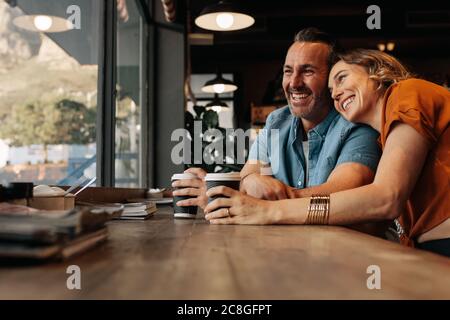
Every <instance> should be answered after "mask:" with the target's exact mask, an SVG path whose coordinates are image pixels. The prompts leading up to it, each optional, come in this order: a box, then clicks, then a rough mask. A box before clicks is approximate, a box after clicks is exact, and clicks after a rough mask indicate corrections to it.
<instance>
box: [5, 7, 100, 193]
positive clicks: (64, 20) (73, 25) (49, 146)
mask: <svg viewBox="0 0 450 320" xmlns="http://www.w3.org/2000/svg"><path fill="white" fill-rule="evenodd" d="M100 5H101V1H87V0H84V1H76V0H70V1H66V0H47V1H35V0H20V1H0V184H7V183H8V182H12V181H31V182H34V183H35V184H62V185H67V184H71V183H73V182H74V181H76V180H78V179H79V178H80V177H83V176H85V177H86V178H91V177H93V176H95V163H96V158H95V157H96V130H95V129H96V125H95V124H96V113H97V79H98V76H97V73H98V67H97V64H98V50H99V47H98V44H99V42H100V41H99V39H98V35H99V21H101V19H100V12H101V10H100Z"/></svg>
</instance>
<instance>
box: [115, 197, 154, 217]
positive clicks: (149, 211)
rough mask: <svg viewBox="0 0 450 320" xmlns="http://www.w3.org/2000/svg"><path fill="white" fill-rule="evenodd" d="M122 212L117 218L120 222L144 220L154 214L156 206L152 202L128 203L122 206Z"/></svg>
mask: <svg viewBox="0 0 450 320" xmlns="http://www.w3.org/2000/svg"><path fill="white" fill-rule="evenodd" d="M123 206H124V208H123V212H122V214H121V215H120V217H118V219H121V220H145V219H148V218H150V217H151V216H153V214H154V213H155V212H156V204H155V202H153V201H142V202H130V203H124V204H123Z"/></svg>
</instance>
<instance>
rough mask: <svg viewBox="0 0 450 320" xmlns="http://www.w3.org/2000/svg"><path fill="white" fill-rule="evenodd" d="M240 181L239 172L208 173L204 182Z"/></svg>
mask: <svg viewBox="0 0 450 320" xmlns="http://www.w3.org/2000/svg"><path fill="white" fill-rule="evenodd" d="M237 180H241V176H240V174H239V172H227V173H208V174H207V175H206V177H205V181H237Z"/></svg>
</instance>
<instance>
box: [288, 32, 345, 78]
mask: <svg viewBox="0 0 450 320" xmlns="http://www.w3.org/2000/svg"><path fill="white" fill-rule="evenodd" d="M294 42H315V43H323V44H326V45H327V46H328V47H329V48H330V52H329V55H328V61H327V63H328V69H331V66H332V65H333V64H334V63H335V62H336V60H337V51H338V44H337V41H336V39H334V38H333V37H332V36H331V35H330V34H328V33H326V32H323V31H321V30H319V29H317V28H314V27H309V28H305V29H302V30H300V31H299V32H297V33H296V34H295V37H294Z"/></svg>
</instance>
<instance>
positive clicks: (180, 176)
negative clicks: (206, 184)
mask: <svg viewBox="0 0 450 320" xmlns="http://www.w3.org/2000/svg"><path fill="white" fill-rule="evenodd" d="M195 178H197V176H196V175H195V174H192V173H175V174H174V175H173V176H172V180H185V179H195Z"/></svg>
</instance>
